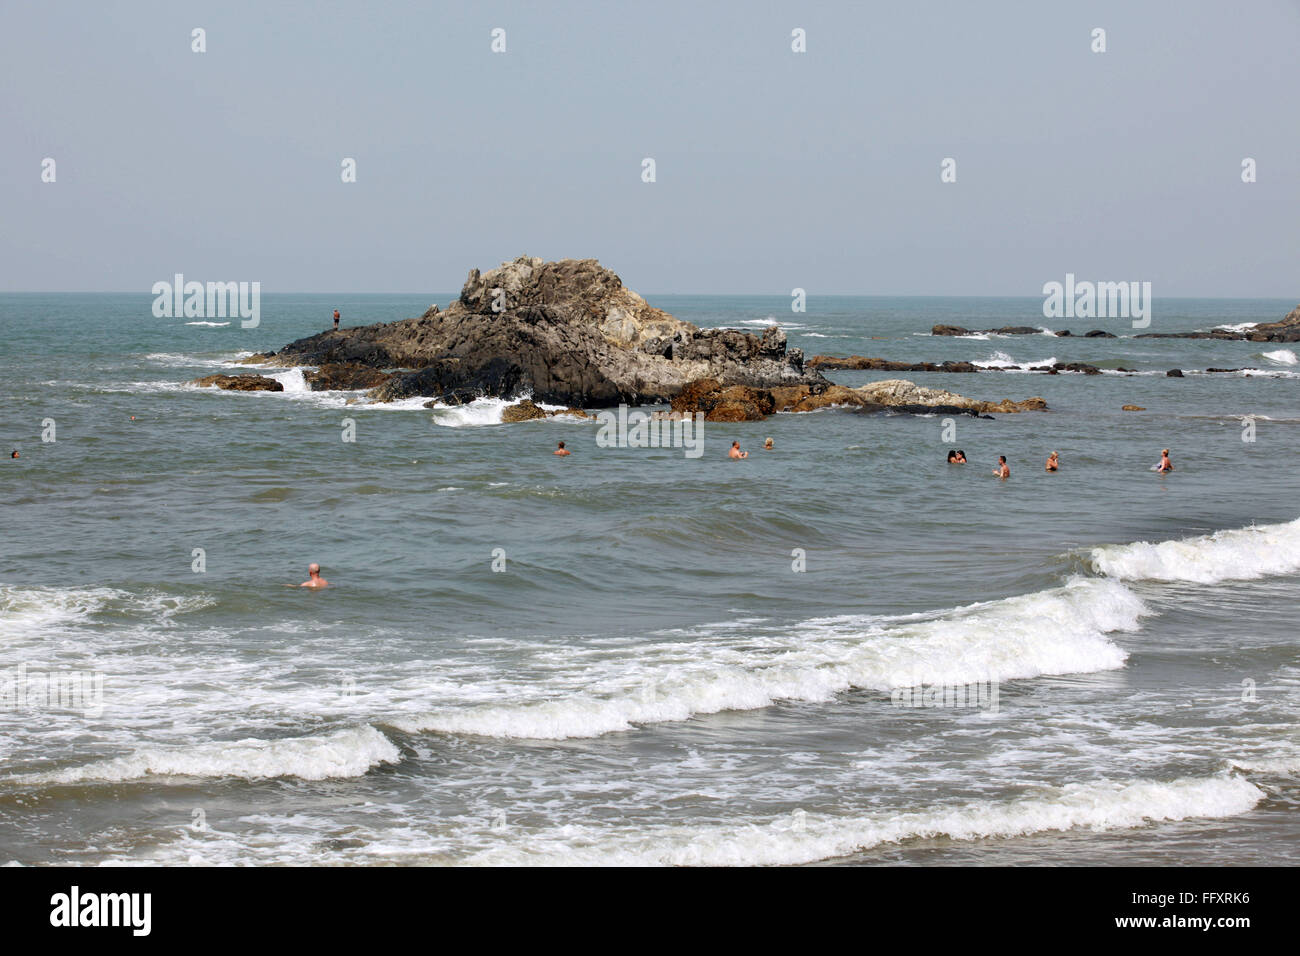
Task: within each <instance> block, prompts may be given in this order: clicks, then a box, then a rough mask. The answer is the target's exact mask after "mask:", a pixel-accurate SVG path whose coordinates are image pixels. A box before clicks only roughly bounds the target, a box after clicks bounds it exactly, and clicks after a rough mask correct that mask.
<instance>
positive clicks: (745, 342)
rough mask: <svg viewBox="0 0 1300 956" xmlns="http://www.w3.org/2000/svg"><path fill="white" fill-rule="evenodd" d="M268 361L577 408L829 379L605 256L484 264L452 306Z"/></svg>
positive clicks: (337, 334)
mask: <svg viewBox="0 0 1300 956" xmlns="http://www.w3.org/2000/svg"><path fill="white" fill-rule="evenodd" d="M257 359H258V360H259V361H261V362H265V363H268V364H273V365H313V366H326V365H332V364H347V365H349V366H354V365H361V366H365V367H368V368H371V369H377V370H397V371H395V372H393V374H391V375H390V376H389V377H388V378H387V379H386V380H385V381H384V382H383V383H382V384H380V385H379V386H378V387H377V388H375V389H374V390H373V391H372V393H371V395H372V397H373V398H375V399H377V400H379V401H391V400H394V399H400V398H411V397H415V396H424V397H429V398H437V399H439V400H441V401H443V402H446V403H447V404H462V403H464V402H468V401H473V400H474V399H475V398H480V397H484V396H490V397H499V398H514V397H516V396H521V395H531V396H532V398H533V400H535V401H537V402H545V403H548V404H559V405H570V406H588V407H599V406H608V405H617V404H619V403H621V402H626V403H628V404H648V403H656V402H666V401H669V400H670V399H671V398H672V397H673V396H675V395H677V394H678V393H679V392H680V391H681V390H682V388H683V386H685V385H686V383H687V382H691V381H694V380H696V379H701V378H712V379H716V380H717V381H719V382H723V383H726V384H728V385H745V386H749V387H754V388H771V387H775V386H778V385H809V386H812V385H825V384H827V382H826V380H825V379H824V378H823V377H822V376H821V374H820V373H819V372H816V371H812V370H805V369H804V366H803V353H802V352H801V351H800V350H799V349H789V350H788V351H787V349H786V338H785V333H784V332H782V331H781V330H780V329H779V328H778V327H777V326H775V325H773V326H771V327H770V328H768V329H767V330H766V331H765V332H764V333H763V334H762V336H761V337H760V336H757V335H754V334H753V333H750V332H742V331H739V330H736V329H701V328H698V327H697V326H695V325H692V324H691V323H689V322H684V321H682V320H680V319H677V318H674V317H673V316H671V315H669V314H668V313H667V312H664V311H662V310H660V309H656V308H654V307H653V306H651V305H649V304H647V303H646V301H645V300H644V299H643V298H641V296H639V295H637V294H636V293H635V292H633V291H632V290H630V289H626V288H624V286H623V282H622V280H621V279H620V278H619V277H618V276H617V275H615V274H614V273H613V272H611V271H610V270H609V269H606V268H604V267H603V266H601V265H600V263H599V262H597V261H596V260H595V259H562V260H560V261H558V262H545V261H543V260H542V259H537V258H527V257H521V258H518V259H516V260H515V261H514V262H507V263H503V264H502V265H501V267H500V268H499V269H493V270H491V271H489V272H485V273H480V272H479V270H477V269H473V270H471V271H470V273H469V278H468V279H467V280H466V282H465V285H464V288H462V289H461V293H460V298H459V299H457V300H456V301H455V302H453V303H452V304H451V305H450V306H449V307H448V308H447V309H445V310H442V309H439V308H438V306H436V305H435V306H433V307H431V308H430V309H429V310H428V311H427V312H425V313H424V315H422V316H420V317H419V318H418V319H405V320H402V321H400V322H388V323H383V324H379V325H369V326H362V327H359V328H350V329H341V330H339V331H334V330H329V331H326V332H321V333H319V334H317V335H313V336H309V337H307V338H304V339H299V340H298V341H296V342H291V343H290V344H288V345H286V346H285V347H284V348H283V349H281V350H280V351H279V352H274V353H268V354H264V355H261V356H258V357H257Z"/></svg>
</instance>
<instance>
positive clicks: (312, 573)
mask: <svg viewBox="0 0 1300 956" xmlns="http://www.w3.org/2000/svg"><path fill="white" fill-rule="evenodd" d="M329 586H330V583H329V582H328V581H326V580H325V579H324V578H323V577H321V576H320V565H319V564H316V563H315V562H312V563H311V564H309V565H307V580H306V581H303V582H302V584H300V585H298V587H300V588H327V587H329ZM290 587H292V585H290Z"/></svg>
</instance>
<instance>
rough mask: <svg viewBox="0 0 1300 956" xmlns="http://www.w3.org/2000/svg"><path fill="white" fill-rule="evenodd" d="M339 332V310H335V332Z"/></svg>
mask: <svg viewBox="0 0 1300 956" xmlns="http://www.w3.org/2000/svg"><path fill="white" fill-rule="evenodd" d="M338 330H339V310H338V309H335V310H334V331H335V332H337V331H338Z"/></svg>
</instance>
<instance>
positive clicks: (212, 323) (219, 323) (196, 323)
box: [185, 322, 230, 327]
mask: <svg viewBox="0 0 1300 956" xmlns="http://www.w3.org/2000/svg"><path fill="white" fill-rule="evenodd" d="M185 324H186V325H209V326H214V327H218V326H223V325H229V324H230V323H229V322H186V323H185Z"/></svg>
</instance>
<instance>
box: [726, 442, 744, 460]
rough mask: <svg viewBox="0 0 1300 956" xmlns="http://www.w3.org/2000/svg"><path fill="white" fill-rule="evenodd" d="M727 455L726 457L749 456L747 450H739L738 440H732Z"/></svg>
mask: <svg viewBox="0 0 1300 956" xmlns="http://www.w3.org/2000/svg"><path fill="white" fill-rule="evenodd" d="M727 457H728V458H748V457H749V452H747V451H741V450H740V442H738V441H733V442H732V443H731V450H730V451H728V452H727Z"/></svg>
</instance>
